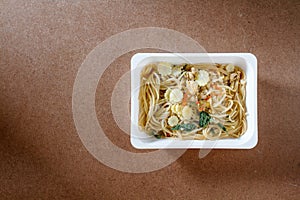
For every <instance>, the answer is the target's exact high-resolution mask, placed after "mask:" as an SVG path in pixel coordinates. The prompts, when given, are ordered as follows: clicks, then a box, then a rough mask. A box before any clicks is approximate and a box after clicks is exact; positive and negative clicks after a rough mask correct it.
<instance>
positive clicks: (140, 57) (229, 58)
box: [130, 53, 258, 149]
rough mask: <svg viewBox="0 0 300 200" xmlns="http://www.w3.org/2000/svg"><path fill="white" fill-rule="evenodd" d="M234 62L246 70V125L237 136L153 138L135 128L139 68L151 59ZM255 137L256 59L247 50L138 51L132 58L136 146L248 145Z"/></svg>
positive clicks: (132, 134) (253, 143)
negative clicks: (191, 138) (212, 138)
mask: <svg viewBox="0 0 300 200" xmlns="http://www.w3.org/2000/svg"><path fill="white" fill-rule="evenodd" d="M160 61H165V62H170V63H172V64H180V63H192V64H196V63H233V64H234V65H237V66H240V67H241V68H242V69H243V70H244V71H245V73H246V76H247V84H246V107H247V113H248V115H247V126H248V129H247V131H246V132H245V133H244V135H242V136H241V137H240V138H234V139H220V140H214V141H211V140H180V139H172V138H170V139H169V138H167V139H156V138H154V137H150V136H148V135H147V134H146V133H144V132H142V131H141V130H140V129H139V128H138V113H139V102H138V95H139V87H140V72H141V70H142V68H143V67H144V66H145V65H147V64H149V63H152V62H160ZM257 141H258V130H257V59H256V57H255V56H254V55H253V54H250V53H137V54H135V55H134V56H133V57H132V59H131V129H130V142H131V144H132V145H133V146H134V147H135V148H137V149H189V148H194V149H195V148H215V149H251V148H253V147H255V146H256V144H257Z"/></svg>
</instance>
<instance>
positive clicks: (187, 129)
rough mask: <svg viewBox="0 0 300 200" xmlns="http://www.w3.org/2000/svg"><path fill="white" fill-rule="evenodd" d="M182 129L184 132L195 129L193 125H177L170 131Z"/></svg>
mask: <svg viewBox="0 0 300 200" xmlns="http://www.w3.org/2000/svg"><path fill="white" fill-rule="evenodd" d="M181 128H182V129H183V130H184V131H192V130H194V129H195V128H196V125H195V124H177V125H176V126H174V127H172V128H171V130H173V131H174V130H176V131H178V130H180V129H181Z"/></svg>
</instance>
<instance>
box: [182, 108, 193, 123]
mask: <svg viewBox="0 0 300 200" xmlns="http://www.w3.org/2000/svg"><path fill="white" fill-rule="evenodd" d="M192 116H193V109H192V108H190V107H189V106H184V108H183V109H182V117H183V119H185V120H189V119H191V118H192Z"/></svg>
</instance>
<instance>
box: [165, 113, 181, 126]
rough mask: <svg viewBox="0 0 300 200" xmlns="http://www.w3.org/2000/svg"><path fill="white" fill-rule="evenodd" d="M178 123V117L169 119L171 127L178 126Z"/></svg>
mask: <svg viewBox="0 0 300 200" xmlns="http://www.w3.org/2000/svg"><path fill="white" fill-rule="evenodd" d="M178 122H179V120H178V117H176V116H174V115H173V116H171V117H169V119H168V124H169V125H170V126H176V125H177V124H178Z"/></svg>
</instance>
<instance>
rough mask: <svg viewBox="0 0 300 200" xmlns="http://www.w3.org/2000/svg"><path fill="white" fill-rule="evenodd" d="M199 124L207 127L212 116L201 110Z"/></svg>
mask: <svg viewBox="0 0 300 200" xmlns="http://www.w3.org/2000/svg"><path fill="white" fill-rule="evenodd" d="M199 115H200V119H199V126H200V127H206V126H207V125H208V123H209V121H210V119H211V116H209V114H208V113H207V112H205V111H201V112H200V114H199Z"/></svg>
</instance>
